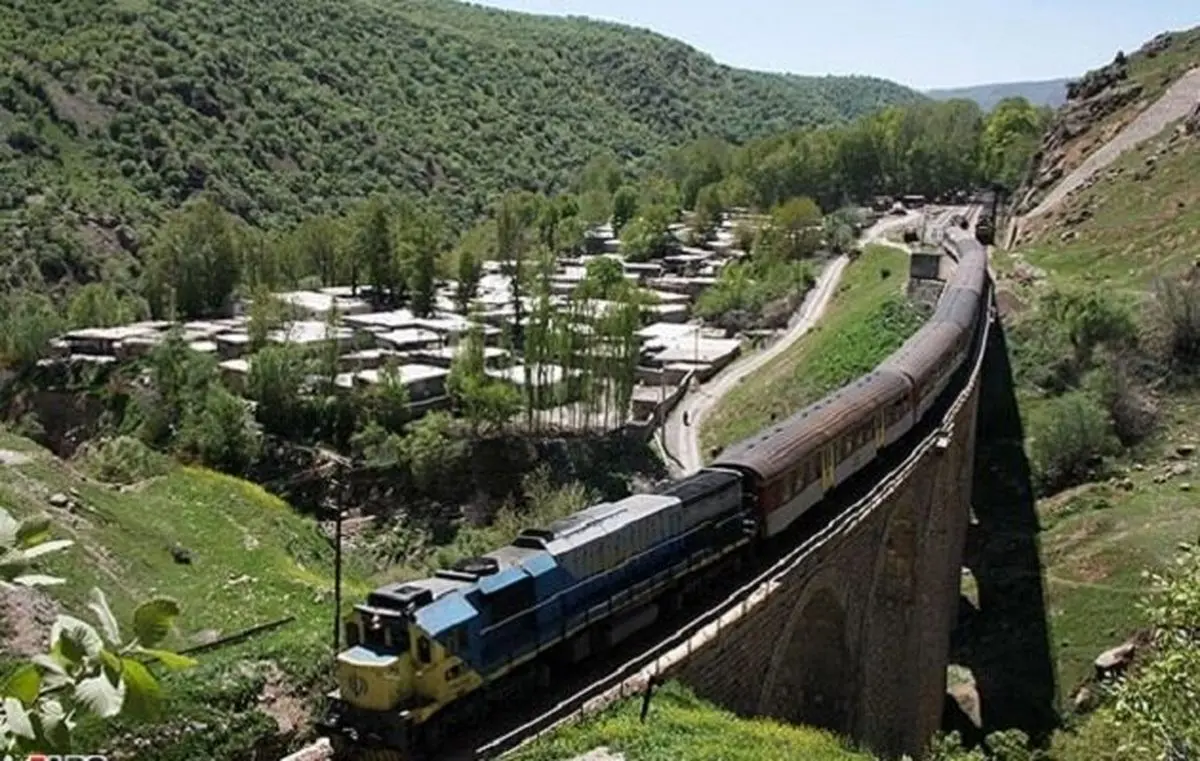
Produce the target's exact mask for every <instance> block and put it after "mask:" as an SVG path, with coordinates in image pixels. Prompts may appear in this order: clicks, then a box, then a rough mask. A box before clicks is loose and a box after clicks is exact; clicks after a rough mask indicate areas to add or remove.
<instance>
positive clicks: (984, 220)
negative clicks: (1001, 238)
mask: <svg viewBox="0 0 1200 761" xmlns="http://www.w3.org/2000/svg"><path fill="white" fill-rule="evenodd" d="M999 200H1000V195H999V189H998V188H996V187H991V188H988V189H987V190H984V191H981V192H980V193H978V194H976V196H975V202H976V203H977V204H979V206H980V207H981V211H980V213H979V218H978V219H977V220H976V221H975V239H976V240H977V241H979V243H980V244H981V245H984V246H990V245H992V244H994V243H995V242H996V211H997V206H998V204H999Z"/></svg>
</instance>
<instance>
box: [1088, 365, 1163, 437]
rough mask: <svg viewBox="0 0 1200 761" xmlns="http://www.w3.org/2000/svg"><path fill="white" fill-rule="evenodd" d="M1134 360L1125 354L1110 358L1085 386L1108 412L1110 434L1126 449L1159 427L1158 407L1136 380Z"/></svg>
mask: <svg viewBox="0 0 1200 761" xmlns="http://www.w3.org/2000/svg"><path fill="white" fill-rule="evenodd" d="M1135 361H1136V360H1135V358H1134V357H1131V356H1128V355H1117V356H1115V357H1112V358H1111V359H1110V360H1109V362H1108V364H1107V365H1105V366H1104V367H1101V368H1100V369H1098V370H1096V371H1094V372H1093V373H1092V374H1091V376H1090V377H1089V378H1088V379H1087V382H1086V384H1085V385H1086V386H1087V387H1088V390H1090V391H1091V392H1092V393H1093V394H1095V395H1096V398H1097V399H1099V400H1100V403H1101V404H1102V405H1103V406H1104V408H1105V410H1106V411H1107V412H1108V417H1109V419H1110V420H1111V421H1112V430H1113V433H1114V434H1115V435H1116V437H1117V439H1118V440H1119V441H1120V442H1121V444H1122V446H1126V447H1131V446H1135V445H1136V444H1139V443H1141V442H1142V441H1144V440H1145V439H1146V438H1147V437H1148V436H1149V435H1150V434H1151V433H1153V432H1154V429H1155V427H1156V426H1157V425H1158V407H1157V405H1156V404H1155V403H1154V400H1153V398H1152V397H1151V396H1150V394H1149V393H1148V392H1147V390H1146V388H1145V387H1144V386H1143V385H1142V384H1141V383H1140V382H1139V381H1138V379H1137V378H1136V376H1135V373H1134V369H1133V368H1134V366H1135Z"/></svg>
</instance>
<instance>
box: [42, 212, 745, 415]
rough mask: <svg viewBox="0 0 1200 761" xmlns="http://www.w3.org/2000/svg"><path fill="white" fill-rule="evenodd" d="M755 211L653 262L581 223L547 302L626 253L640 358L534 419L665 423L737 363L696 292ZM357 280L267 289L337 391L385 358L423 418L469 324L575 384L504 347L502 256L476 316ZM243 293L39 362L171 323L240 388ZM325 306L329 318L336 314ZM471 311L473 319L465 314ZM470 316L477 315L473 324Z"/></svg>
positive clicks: (153, 333) (287, 340) (547, 378)
mask: <svg viewBox="0 0 1200 761" xmlns="http://www.w3.org/2000/svg"><path fill="white" fill-rule="evenodd" d="M746 222H749V223H751V224H758V223H761V220H757V219H755V218H752V217H749V216H748V215H746V214H745V213H744V212H743V213H736V212H735V213H731V214H728V215H726V217H725V218H724V219H723V221H722V223H721V225H720V226H719V227H718V228H717V229H716V231H715V233H714V234H713V235H711V236H710V240H708V241H706V242H705V244H704V246H705V247H703V248H700V247H696V246H689V245H684V241H685V240H687V235H686V233H687V228H686V226H685V225H684V224H681V223H676V224H675V225H673V226H672V228H671V232H672V234H673V237H674V239H675V245H674V246H673V247H672V252H671V253H670V254H668V255H667V256H665V257H663V258H661V259H658V260H655V261H652V262H630V261H626V260H625V258H624V257H623V256H622V255H621V254H620V253H619V252H620V249H621V245H620V241H619V240H618V239H617V238H616V237H615V236H614V235H613V232H612V229H611V227H610V226H608V225H604V226H600V227H597V228H594V229H592V230H590V231H589V232H588V234H587V238H586V241H587V246H586V249H587V253H585V254H582V255H580V256H574V257H560V258H559V259H558V260H557V263H556V268H555V272H554V273H553V274H552V275H551V277H550V278H549V288H550V291H551V296H550V300H551V308H552V309H559V308H564V307H565V305H566V302H567V299H568V297H569V295H570V294H572V293H573V292H575V291H576V289H577V288H578V287H579V285H580V283H582V282H583V281H584V279H585V277H586V274H587V268H588V263H589V262H590V261H592V260H594V259H596V258H599V257H609V258H612V259H615V260H616V261H618V262H620V263H621V266H622V271H623V275H624V277H625V279H626V280H627V281H628V282H629V283H630V284H633V285H636V287H637V288H638V289H639V290H640V291H642V292H643V293H644V294H646V296H647V298H646V302H647V303H646V304H645V305H644V306H643V308H642V315H643V316H642V324H641V327H640V329H638V330H637V331H636V338H637V340H638V342H639V345H638V357H637V368H636V373H635V378H634V383H633V388H632V392H631V394H630V404H629V409H628V410H624V411H617V413H616V414H615V415H614V414H611V412H610V411H608V410H605V412H604V414H603V415H601V414H599V411H598V410H596V409H594V406H595V405H585V404H582V403H579V400H578V399H574V398H569V397H568V398H564V397H563V395H561V394H556V395H554V397H553V398H554V399H555V400H556V401H557V402H564V401H565V402H567V404H568V405H571V406H574V407H577V408H579V409H573V410H571V411H570V413H569V414H568V413H567V412H566V411H565V410H564V409H562V407H561V405H559V407H558V408H546V406H547V405H545V404H543V405H539V406H541V407H542V409H539V410H537V411H536V414H537V416H538V417H539V418H540V419H544V420H547V421H552V422H554V423H556V424H558V425H560V426H562V425H563V424H564V421H569V424H568V427H571V428H574V429H576V430H581V429H582V430H588V431H591V432H603V429H611V428H620V427H623V426H626V425H639V426H640V427H642V428H648V427H652V426H654V425H656V424H658V423H660V422H661V420H662V418H663V416H664V415H665V413H666V411H667V410H668V409H669V408H670V406H671V405H672V404H673V403H674V401H676V400H677V399H678V398H679V397H680V396H681V395H682V394H683V393H685V392H686V389H687V387H688V386H689V384H690V383H691V382H692V380H693V379H694V380H695V381H696V382H703V381H705V380H707V379H708V378H710V377H711V376H712V375H714V374H715V373H717V372H718V371H720V370H721V369H722V368H723V367H725V366H726V365H728V364H729V363H730V362H732V361H733V360H734V359H735V358H736V357H737V356H738V355H739V354H740V353H741V352H742V351H743V350H744V348H745V343H746V341H747V339H753V338H758V337H760V336H758V335H756V334H755V333H754V332H753V331H751V332H750V333H749V334H747V333H741V334H739V335H730V331H727V330H725V329H720V328H715V327H711V326H706V325H705V324H704V323H703V321H702V320H700V319H699V318H697V317H695V316H694V314H693V308H694V306H695V304H696V301H697V299H698V298H699V297H700V296H701V294H703V293H704V292H705V291H706V290H707V289H709V288H710V287H712V286H713V285H714V284H715V283H716V282H717V278H718V277H719V276H720V273H721V271H722V269H723V268H724V267H726V266H727V265H728V264H729V263H730V262H733V261H736V260H738V259H739V258H742V257H744V256H746V255H747V254H746V252H744V251H742V250H740V249H738V248H737V243H736V236H735V234H734V231H735V227H736V225H738V224H741V223H746ZM368 296H369V293H366V289H365V288H364V287H359V288H357V289H356V288H352V287H351V286H336V287H327V288H319V289H314V290H294V291H287V292H281V293H276V294H274V298H275V299H276V300H277V301H278V302H279V303H280V304H281V305H283V306H284V308H285V310H286V314H287V319H286V321H285V322H283V323H282V324H281V325H280V326H278V327H276V328H275V329H273V330H271V331H270V333H269V334H268V336H267V342H268V344H292V345H300V346H303V347H306V348H309V349H312V350H314V351H319V350H322V349H328V348H329V347H330V344H331V343H332V344H335V345H336V347H337V348H336V351H337V354H338V360H337V365H338V371H339V373H338V376H337V378H336V382H335V384H334V385H335V387H336V388H337V389H339V390H343V391H347V392H349V391H351V390H354V389H361V388H367V387H370V386H372V385H373V384H376V383H378V382H379V380H380V375H381V371H382V368H383V367H385V366H389V367H391V368H393V369H394V370H395V372H396V375H397V377H398V378H399V380H400V382H401V383H402V384H403V385H404V387H405V389H406V391H407V394H408V399H409V404H410V411H411V414H412V415H413V416H414V417H419V416H421V415H423V414H425V413H427V412H429V411H431V410H438V409H447V408H450V407H451V399H450V395H449V393H448V389H447V379H448V378H449V375H450V372H451V365H452V363H453V361H454V359H455V357H456V356H457V355H458V354H459V352H460V349H461V346H462V342H463V339H464V337H465V336H466V335H467V333H468V332H469V331H471V330H472V328H474V329H475V330H476V331H477V332H478V334H481V335H482V338H483V341H484V344H485V346H484V361H485V368H486V369H485V373H486V374H487V375H488V376H489V377H491V378H493V379H495V380H498V381H502V382H504V383H506V384H510V385H511V386H513V387H514V388H516V389H517V390H518V391H522V392H524V391H525V389H524V385H525V384H526V383H528V382H530V378H531V377H536V379H537V380H536V382H537V383H540V384H542V385H543V386H546V385H549V386H551V387H556V386H558V385H559V384H563V385H564V386H568V385H570V381H571V380H572V377H573V376H576V375H578V374H579V372H580V371H579V370H578V369H568V368H564V367H562V366H561V365H557V364H554V363H553V362H548V361H544V362H540V363H537V366H536V367H532V368H528V370H529V372H527V368H526V367H525V366H524V364H523V357H522V356H520V352H514V351H511V350H510V349H508V348H505V340H504V338H505V336H506V335H507V334H508V330H509V328H510V326H511V325H512V323H513V321H514V319H515V310H514V308H513V307H514V305H513V297H512V284H511V278H510V276H509V275H508V274H505V273H504V272H503V267H502V263H501V262H498V261H488V262H484V263H483V274H482V277H481V279H480V282H479V286H478V290H477V293H476V298H475V305H476V306H475V310H474V311H472V315H471V318H469V317H468V316H466V315H464V314H462V313H461V312H460V311H459V309H458V307H457V306H456V302H455V300H454V299H453V283H450V282H439V283H438V291H437V297H436V303H435V309H434V312H433V314H431V315H429V316H425V317H417V316H416V315H414V314H413V312H412V311H410V310H408V309H403V308H402V309H394V310H390V311H376V310H375V309H374V308H373V306H372V303H371V300H370V299H369V298H368ZM522 304H523V309H524V313H525V314H529V313H530V311H531V310H532V309H533V307H534V305H533V299H532V298H531V297H529V296H528V295H525V296H522ZM614 306H616V305H615V303H614V302H608V301H603V300H594V301H592V302H590V309H591V310H592V314H603V313H605V312H606V310H609V309H611V308H612V307H614ZM249 312H250V304H249V303H248V301H247V300H242V301H240V302H238V303H237V304H236V306H235V307H234V310H233V314H232V315H230V316H228V317H223V318H219V319H210V320H195V321H187V322H183V323H180V324H176V323H173V322H170V321H144V322H136V323H132V324H128V325H123V326H118V327H110V328H82V329H77V330H72V331H70V332H68V333H66V334H64V335H62V336H60V337H59V338H58V339H56V340H55V341H54V342H53V344H52V352H51V356H49V357H47V358H45V359H43V360H41V364H42V365H43V366H60V367H61V366H67V367H79V366H81V365H82V366H87V365H93V366H94V365H112V364H114V363H130V362H134V361H136V360H138V359H139V358H142V357H145V356H147V355H148V354H149V353H150V352H151V351H152V350H153V349H154V348H155V347H156V346H158V345H159V344H161V343H162V342H163V341H164V340H165V339H166V337H167V336H168V334H169V332H170V331H171V330H172V329H173V328H177V329H179V330H181V331H182V336H183V338H184V340H185V341H186V342H187V345H188V346H189V348H191V349H192V350H194V351H197V352H200V353H204V354H208V355H212V356H213V357H214V358H215V359H216V360H217V361H218V363H219V368H220V372H221V375H222V378H223V379H224V381H225V383H226V385H227V386H228V387H229V388H230V389H231V390H234V391H244V388H245V379H246V377H247V375H248V374H249V372H250V367H251V364H252V363H253V361H254V356H253V352H252V348H251V347H252V338H251V333H250V329H249V321H250V319H251V318H250V317H249ZM331 315H336V317H335V318H334V319H333V320H331ZM472 318H473V319H472ZM473 320H478V321H479V322H478V323H476V322H474V321H473ZM588 322H589V320H587V319H586V318H585V319H582V320H581V321H580V322H579V323H578V324H577V325H576V326H575V327H574V329H575V330H577V331H579V332H581V333H584V334H586V333H587V332H588V331H589V330H590V328H591V326H590V325H589V324H587V323H588Z"/></svg>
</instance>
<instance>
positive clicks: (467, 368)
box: [446, 315, 521, 436]
mask: <svg viewBox="0 0 1200 761" xmlns="http://www.w3.org/2000/svg"><path fill="white" fill-rule="evenodd" d="M477 316H478V315H473V317H477ZM479 326H480V323H479V321H478V320H476V319H473V320H472V321H471V327H470V329H468V330H467V334H466V335H465V336H464V337H463V341H462V343H460V344H459V350H458V352H457V354H455V357H454V362H453V364H452V365H451V367H450V377H449V378H447V379H446V388H447V390H448V391H449V392H450V396H451V398H452V399H453V400H454V403H455V406H456V407H457V408H458V409H459V411H460V412H461V414H462V415H463V417H464V418H466V420H467V421H468V423H469V424H470V426H471V431H472V434H473V435H475V436H478V435H480V434H481V433H483V432H485V431H488V430H494V429H499V428H502V427H503V426H504V425H505V424H506V423H507V422H508V421H509V420H511V419H512V417H513V416H514V415H516V414H517V413H518V412H520V411H521V395H520V394H519V393H518V392H517V390H516V389H514V388H513V387H512V386H511V385H509V384H507V383H505V382H503V381H500V380H497V379H495V378H491V377H489V376H488V375H487V373H486V372H485V370H486V366H485V357H484V343H483V331H482V330H481V329H480V327H479Z"/></svg>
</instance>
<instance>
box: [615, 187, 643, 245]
mask: <svg viewBox="0 0 1200 761" xmlns="http://www.w3.org/2000/svg"><path fill="white" fill-rule="evenodd" d="M637 212H638V192H637V188H635V187H633V186H631V185H625V186H623V187H621V188H620V189H619V190H617V192H616V195H614V196H613V200H612V229H613V235H620V234H621V232H622V230H624V229H625V225H626V224H628V223H629V220H631V219H633V218H634V216H635V215H636V214H637Z"/></svg>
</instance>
